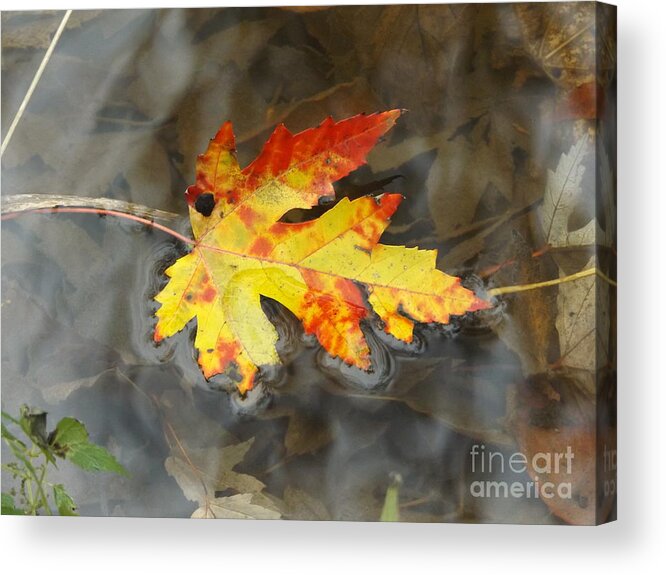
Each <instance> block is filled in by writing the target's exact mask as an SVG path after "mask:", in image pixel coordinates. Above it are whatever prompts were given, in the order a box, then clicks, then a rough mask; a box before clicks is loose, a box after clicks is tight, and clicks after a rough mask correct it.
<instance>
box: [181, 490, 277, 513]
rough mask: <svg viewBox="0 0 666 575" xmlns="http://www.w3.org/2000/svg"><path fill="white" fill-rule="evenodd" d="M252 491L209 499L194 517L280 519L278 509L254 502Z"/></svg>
mask: <svg viewBox="0 0 666 575" xmlns="http://www.w3.org/2000/svg"><path fill="white" fill-rule="evenodd" d="M253 498H254V495H253V494H252V493H241V494H238V495H232V496H231V497H215V498H214V499H210V500H207V501H206V503H205V504H203V505H202V506H201V507H200V508H199V509H197V510H196V511H195V512H194V513H193V514H192V518H193V519H280V517H281V516H282V514H281V513H280V512H279V511H277V510H276V509H271V508H269V507H263V506H262V505H258V504H255V503H253Z"/></svg>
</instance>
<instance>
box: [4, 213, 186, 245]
mask: <svg viewBox="0 0 666 575" xmlns="http://www.w3.org/2000/svg"><path fill="white" fill-rule="evenodd" d="M52 213H60V214H63V213H64V214H97V215H99V216H114V217H116V218H125V219H126V220H132V221H133V222H138V223H140V224H144V225H146V226H150V227H153V228H155V229H158V230H160V231H163V232H165V233H167V234H169V235H171V236H173V237H174V238H176V239H179V240H180V241H181V242H183V243H185V244H188V245H195V241H194V240H193V239H192V238H188V237H186V236H184V235H182V234H179V233H178V232H177V231H175V230H172V229H171V228H168V227H166V226H163V225H162V224H158V223H156V222H153V221H152V220H148V219H146V218H140V217H139V216H135V215H133V214H126V213H124V212H117V211H114V210H102V209H98V208H60V207H56V208H44V209H37V210H30V211H28V212H14V213H9V214H3V215H2V217H0V219H1V220H3V221H4V220H12V219H14V218H17V217H19V216H21V215H24V214H52Z"/></svg>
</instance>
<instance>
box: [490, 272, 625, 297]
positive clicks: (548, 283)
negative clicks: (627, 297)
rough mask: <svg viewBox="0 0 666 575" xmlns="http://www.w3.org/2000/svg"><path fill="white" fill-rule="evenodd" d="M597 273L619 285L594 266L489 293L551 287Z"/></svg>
mask: <svg viewBox="0 0 666 575" xmlns="http://www.w3.org/2000/svg"><path fill="white" fill-rule="evenodd" d="M593 275H597V276H599V277H600V278H601V279H603V280H604V281H606V282H608V283H609V284H610V285H612V286H617V282H616V281H615V280H612V279H611V278H609V277H608V276H607V275H606V274H605V273H603V272H602V271H601V270H599V269H598V268H597V267H593V268H588V269H586V270H583V271H580V272H576V273H575V274H571V275H569V276H564V277H561V278H557V279H555V280H548V281H544V282H536V283H532V284H524V285H516V286H505V287H497V288H493V289H489V290H488V292H487V293H488V295H489V296H490V297H493V296H497V295H503V294H507V293H517V292H521V291H529V290H533V289H539V288H543V287H549V286H555V285H559V284H563V283H566V282H572V281H575V280H579V279H581V278H585V277H589V276H593Z"/></svg>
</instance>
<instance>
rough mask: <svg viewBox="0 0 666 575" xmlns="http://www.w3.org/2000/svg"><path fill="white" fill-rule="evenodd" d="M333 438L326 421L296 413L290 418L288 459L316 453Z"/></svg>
mask: <svg viewBox="0 0 666 575" xmlns="http://www.w3.org/2000/svg"><path fill="white" fill-rule="evenodd" d="M332 439H333V436H332V434H331V431H330V429H329V426H328V424H327V422H326V421H322V420H321V419H319V418H311V417H308V416H307V415H305V414H303V413H301V412H300V411H296V412H294V414H293V415H292V416H291V417H290V418H289V425H288V426H287V434H286V435H285V438H284V445H285V448H286V449H287V457H291V456H292V455H305V454H307V453H315V452H317V451H319V450H320V449H321V448H322V447H324V446H326V445H327V444H328V443H330V442H331V440H332Z"/></svg>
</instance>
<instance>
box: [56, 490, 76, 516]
mask: <svg viewBox="0 0 666 575" xmlns="http://www.w3.org/2000/svg"><path fill="white" fill-rule="evenodd" d="M53 499H54V500H55V504H56V507H57V508H58V513H59V514H60V515H63V516H64V515H66V516H70V517H73V516H78V513H77V512H76V504H75V503H74V500H73V499H72V498H71V497H70V495H69V493H67V491H65V486H64V485H62V484H61V483H58V484H57V485H54V486H53Z"/></svg>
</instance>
